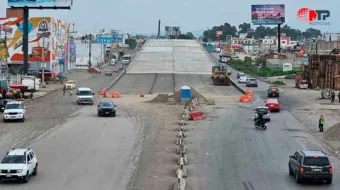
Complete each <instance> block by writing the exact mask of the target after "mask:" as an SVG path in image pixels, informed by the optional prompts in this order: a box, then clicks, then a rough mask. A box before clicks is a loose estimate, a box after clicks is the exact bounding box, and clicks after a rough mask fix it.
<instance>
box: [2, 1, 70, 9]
mask: <svg viewBox="0 0 340 190" xmlns="http://www.w3.org/2000/svg"><path fill="white" fill-rule="evenodd" d="M7 2H8V6H9V7H71V6H72V3H73V0H8V1H7Z"/></svg>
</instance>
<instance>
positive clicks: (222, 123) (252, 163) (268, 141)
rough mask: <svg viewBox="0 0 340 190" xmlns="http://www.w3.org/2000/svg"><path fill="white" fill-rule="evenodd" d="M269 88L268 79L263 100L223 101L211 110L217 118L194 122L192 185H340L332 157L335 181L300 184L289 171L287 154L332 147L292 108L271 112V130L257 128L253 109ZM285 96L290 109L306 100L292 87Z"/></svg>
mask: <svg viewBox="0 0 340 190" xmlns="http://www.w3.org/2000/svg"><path fill="white" fill-rule="evenodd" d="M234 75H235V74H234ZM234 75H233V79H235V76H234ZM267 87H268V84H266V83H262V82H260V81H259V87H258V88H256V89H254V92H255V94H256V95H259V99H258V101H256V102H254V103H253V104H241V105H240V104H220V105H218V106H215V107H214V108H212V110H211V111H209V112H208V113H207V117H210V116H209V115H211V117H213V118H214V120H213V121H212V122H211V120H208V119H207V120H206V121H203V122H202V121H201V122H196V123H195V124H194V125H195V128H197V131H196V132H195V130H193V131H192V132H191V133H193V134H192V135H190V136H191V137H192V138H196V141H197V143H198V145H188V149H189V150H190V149H191V150H195V149H196V150H197V149H198V150H199V151H197V152H195V153H193V154H195V156H194V158H193V159H194V161H193V162H194V164H195V165H194V166H193V167H191V170H190V172H191V173H193V174H194V175H195V176H194V177H193V179H192V180H191V181H192V187H193V189H199V190H205V189H211V190H221V189H226V190H229V189H231V190H233V189H238V190H264V189H266V190H267V189H268V190H271V189H274V190H282V189H287V190H295V189H297V190H298V189H334V190H335V189H340V175H339V174H338V172H339V170H340V169H339V166H340V162H339V160H338V159H337V158H335V157H333V156H330V158H331V161H332V164H333V166H334V168H335V172H334V173H335V175H334V180H333V185H331V186H328V185H322V184H315V183H314V184H313V183H312V184H306V185H298V184H296V183H295V181H294V179H293V178H292V177H291V176H289V175H288V157H289V155H292V154H293V153H294V152H295V151H296V150H304V149H317V150H323V151H325V152H329V151H328V149H327V147H326V146H324V144H323V143H322V142H319V140H317V139H316V138H314V137H313V136H312V135H311V134H310V133H309V130H307V129H306V128H305V127H304V126H303V125H301V124H300V123H299V122H298V121H297V120H296V119H295V118H294V116H293V115H292V114H291V113H290V112H289V110H282V111H281V112H280V113H272V116H271V117H272V121H271V122H270V123H268V129H267V130H266V131H263V130H257V129H255V127H254V126H253V121H252V116H253V111H252V109H253V108H255V107H257V106H262V105H263V99H262V96H263V95H261V94H264V93H265V92H264V90H266V88H267ZM280 100H281V102H282V104H283V107H284V108H285V109H289V108H295V107H298V106H300V105H303V104H304V102H301V101H300V99H297V98H296V97H295V96H292V95H291V94H290V93H289V92H287V91H283V92H282V93H281V96H280ZM206 126H210V127H209V128H207V127H206ZM193 136H194V137H193ZM202 138H203V139H204V140H202ZM330 155H331V154H330Z"/></svg>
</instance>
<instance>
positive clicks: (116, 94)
mask: <svg viewBox="0 0 340 190" xmlns="http://www.w3.org/2000/svg"><path fill="white" fill-rule="evenodd" d="M119 97H120V93H119V92H112V98H119Z"/></svg>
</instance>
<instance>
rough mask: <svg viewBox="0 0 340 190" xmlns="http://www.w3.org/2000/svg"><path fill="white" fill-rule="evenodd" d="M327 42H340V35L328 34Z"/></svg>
mask: <svg viewBox="0 0 340 190" xmlns="http://www.w3.org/2000/svg"><path fill="white" fill-rule="evenodd" d="M325 40H326V42H329V41H340V33H326V35H325Z"/></svg>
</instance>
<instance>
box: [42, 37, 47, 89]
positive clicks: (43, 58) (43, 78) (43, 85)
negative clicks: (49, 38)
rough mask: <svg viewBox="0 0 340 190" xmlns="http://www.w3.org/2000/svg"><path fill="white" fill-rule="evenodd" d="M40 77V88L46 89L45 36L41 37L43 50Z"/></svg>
mask: <svg viewBox="0 0 340 190" xmlns="http://www.w3.org/2000/svg"><path fill="white" fill-rule="evenodd" d="M42 62H43V63H42V76H41V80H42V85H41V86H42V87H43V88H46V84H45V36H44V35H43V48H42Z"/></svg>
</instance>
